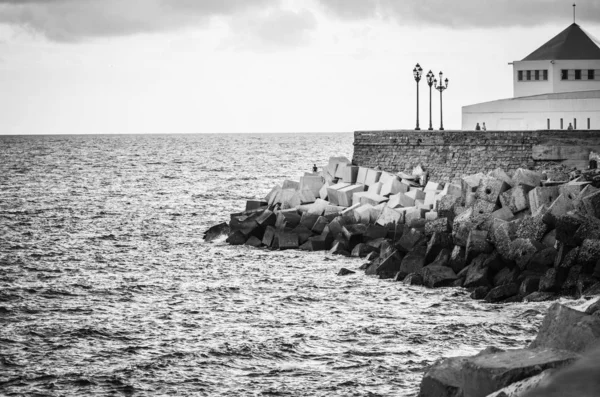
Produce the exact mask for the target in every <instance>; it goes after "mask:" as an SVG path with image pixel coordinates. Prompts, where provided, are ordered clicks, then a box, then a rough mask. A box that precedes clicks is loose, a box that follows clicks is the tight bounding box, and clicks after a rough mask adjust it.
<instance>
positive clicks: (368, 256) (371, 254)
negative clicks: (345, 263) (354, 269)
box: [365, 252, 379, 261]
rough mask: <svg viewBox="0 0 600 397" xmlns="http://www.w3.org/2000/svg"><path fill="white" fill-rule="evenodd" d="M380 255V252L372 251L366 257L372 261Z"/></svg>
mask: <svg viewBox="0 0 600 397" xmlns="http://www.w3.org/2000/svg"><path fill="white" fill-rule="evenodd" d="M378 257H379V253H377V252H370V253H369V254H368V255H367V256H365V259H366V260H368V261H372V260H373V259H375V258H378Z"/></svg>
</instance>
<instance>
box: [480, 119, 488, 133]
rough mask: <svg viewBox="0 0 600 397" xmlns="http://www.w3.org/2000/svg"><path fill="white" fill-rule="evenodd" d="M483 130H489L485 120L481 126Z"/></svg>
mask: <svg viewBox="0 0 600 397" xmlns="http://www.w3.org/2000/svg"><path fill="white" fill-rule="evenodd" d="M481 129H482V130H484V131H487V127H486V126H485V121H484V122H483V126H482V127H481Z"/></svg>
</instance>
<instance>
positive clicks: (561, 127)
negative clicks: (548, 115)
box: [560, 119, 563, 130]
mask: <svg viewBox="0 0 600 397" xmlns="http://www.w3.org/2000/svg"><path fill="white" fill-rule="evenodd" d="M560 129H561V130H562V129H563V119H560Z"/></svg>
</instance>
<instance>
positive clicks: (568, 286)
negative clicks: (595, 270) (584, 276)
mask: <svg viewBox="0 0 600 397" xmlns="http://www.w3.org/2000/svg"><path fill="white" fill-rule="evenodd" d="M558 269H562V268H558ZM580 274H581V266H573V267H571V268H570V269H567V278H566V279H565V281H564V282H563V285H562V291H561V294H562V295H570V296H575V295H576V294H577V280H579V275H580Z"/></svg>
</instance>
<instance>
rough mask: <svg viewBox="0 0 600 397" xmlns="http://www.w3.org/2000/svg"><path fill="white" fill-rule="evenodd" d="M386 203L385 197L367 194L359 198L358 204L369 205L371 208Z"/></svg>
mask: <svg viewBox="0 0 600 397" xmlns="http://www.w3.org/2000/svg"><path fill="white" fill-rule="evenodd" d="M387 201H388V198H387V197H383V196H380V195H378V194H373V193H369V192H367V194H365V195H364V196H362V197H361V198H360V204H371V205H372V206H376V205H378V204H381V203H385V202H387Z"/></svg>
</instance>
